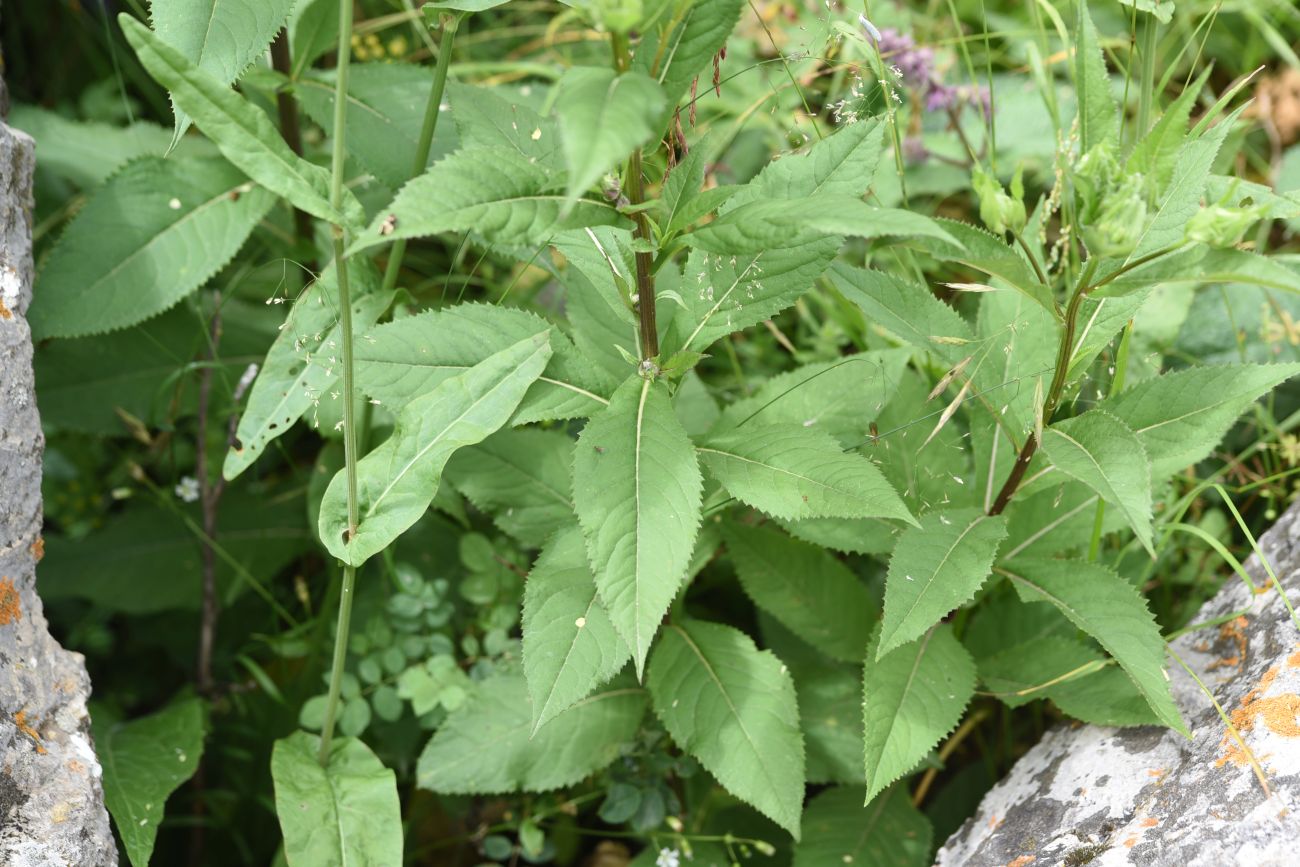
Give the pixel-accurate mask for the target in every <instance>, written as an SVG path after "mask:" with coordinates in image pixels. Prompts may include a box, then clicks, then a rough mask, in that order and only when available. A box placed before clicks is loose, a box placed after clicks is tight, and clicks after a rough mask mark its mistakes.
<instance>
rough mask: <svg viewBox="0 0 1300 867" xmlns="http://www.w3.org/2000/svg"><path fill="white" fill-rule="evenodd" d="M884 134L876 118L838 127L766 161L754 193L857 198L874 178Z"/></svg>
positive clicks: (776, 195)
mask: <svg viewBox="0 0 1300 867" xmlns="http://www.w3.org/2000/svg"><path fill="white" fill-rule="evenodd" d="M884 133H885V125H884V124H883V123H881V122H880V120H879V119H877V118H868V119H865V120H862V121H859V122H858V123H854V124H849V125H848V126H844V127H841V128H840V129H838V130H836V132H835V134H834V135H832V136H828V137H826V138H824V139H822V140H821V141H819V142H817V143H816V144H814V145H813V146H812V147H810V148H808V150H806V151H804V152H802V153H793V154H786V155H784V156H782V157H781V159H779V160H775V161H773V162H771V163H768V164H767V165H766V166H765V167H764V168H763V171H762V172H760V173H759V175H758V177H757V178H756V179H755V182H754V185H753V186H754V187H756V188H757V189H755V190H754V192H753V196H754V197H758V196H763V197H766V198H777V199H794V198H800V197H803V196H813V195H833V196H851V197H853V198H858V197H860V196H862V195H863V194H864V193H866V191H867V190H868V189H869V188H870V187H871V185H872V182H873V180H874V179H875V176H876V169H877V167H878V166H879V165H880V154H881V151H882V150H883V147H884Z"/></svg>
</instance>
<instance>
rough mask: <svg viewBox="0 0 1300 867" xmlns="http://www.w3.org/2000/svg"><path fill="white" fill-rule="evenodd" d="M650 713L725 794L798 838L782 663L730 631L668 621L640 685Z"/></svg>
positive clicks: (790, 690)
mask: <svg viewBox="0 0 1300 867" xmlns="http://www.w3.org/2000/svg"><path fill="white" fill-rule="evenodd" d="M646 686H647V687H649V689H650V698H651V701H652V703H653V706H654V711H655V715H656V716H658V717H659V721H660V722H662V723H663V724H664V728H666V729H667V730H668V734H669V735H671V736H672V739H673V740H674V741H675V742H676V743H677V745H678V746H679V747H681V748H682V749H683V750H685V751H686V752H688V753H690V754H691V755H693V756H695V758H697V759H699V761H700V764H702V765H704V767H705V769H707V770H708V772H709V773H711V774H713V776H714V777H716V778H717V780H718V782H719V783H721V784H722V786H723V787H724V788H725V789H726V790H727V791H729V792H731V794H733V795H735V796H736V797H737V798H740V799H741V800H742V801H744V802H745V803H747V804H750V805H752V806H753V807H754V808H755V809H757V810H758V811H759V812H760V813H762V814H763V815H765V816H767V817H768V818H769V819H771V820H772V821H774V822H776V823H777V824H778V825H780V826H781V827H782V828H785V829H786V830H787V831H789V832H790V833H791V834H792V835H793V836H794V838H795V839H796V840H797V839H799V814H800V811H801V808H802V807H803V790H804V748H803V733H802V732H801V731H800V730H799V708H798V706H797V704H796V700H795V692H794V683H793V682H792V681H791V679H790V674H789V672H788V671H787V670H786V668H785V666H784V665H782V664H781V660H779V659H777V658H776V657H775V656H773V655H772V653H771V652H770V651H766V650H759V649H758V648H756V647H755V646H754V642H753V641H752V640H750V638H749V636H748V635H746V634H745V633H743V632H741V631H740V630H738V629H733V628H732V627H730V626H722V625H720V624H717V623H704V622H702V621H686V622H684V623H679V624H672V625H670V626H668V627H667V628H666V629H665V630H664V636H663V638H662V639H661V640H660V642H659V644H658V645H657V646H656V647H655V653H654V657H653V658H652V659H651V660H650V671H649V675H648V677H647V680H646Z"/></svg>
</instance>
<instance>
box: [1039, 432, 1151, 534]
mask: <svg viewBox="0 0 1300 867" xmlns="http://www.w3.org/2000/svg"><path fill="white" fill-rule="evenodd" d="M1043 453H1044V454H1046V455H1047V457H1048V458H1049V459H1050V460H1051V462H1052V463H1053V465H1055V466H1056V468H1057V469H1058V470H1060V471H1061V472H1063V473H1065V474H1066V475H1067V476H1069V477H1070V478H1072V479H1078V480H1079V481H1081V482H1083V483H1084V484H1085V485H1087V486H1088V487H1090V488H1092V489H1093V490H1094V491H1096V492H1097V493H1098V494H1100V495H1101V497H1102V499H1104V500H1105V501H1106V502H1108V503H1110V504H1111V505H1113V506H1115V507H1116V508H1118V509H1119V510H1120V511H1121V512H1123V513H1124V516H1125V517H1126V518H1127V519H1128V522H1129V525H1130V526H1131V527H1132V528H1133V532H1134V533H1136V534H1137V537H1138V541H1140V542H1141V543H1142V547H1144V548H1146V549H1147V551H1149V552H1150V553H1151V556H1152V557H1154V556H1155V550H1154V549H1153V548H1152V547H1151V459H1150V458H1149V457H1147V450H1146V449H1145V448H1144V447H1143V445H1142V441H1141V440H1140V439H1139V438H1138V435H1137V434H1136V433H1134V432H1133V429H1132V428H1130V427H1129V426H1128V425H1127V424H1125V423H1124V422H1123V421H1121V420H1120V419H1119V418H1118V417H1116V416H1114V415H1112V414H1111V413H1109V412H1107V411H1106V410H1104V409H1093V410H1090V411H1088V412H1085V413H1084V414H1083V415H1081V416H1076V417H1075V418H1071V419H1066V420H1065V421H1058V422H1057V423H1056V424H1054V425H1052V426H1051V427H1049V428H1047V429H1046V430H1044V431H1043Z"/></svg>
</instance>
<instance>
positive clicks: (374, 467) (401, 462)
mask: <svg viewBox="0 0 1300 867" xmlns="http://www.w3.org/2000/svg"><path fill="white" fill-rule="evenodd" d="M549 337H550V332H543V333H541V334H537V335H535V336H533V337H529V338H526V339H524V340H521V341H519V342H518V343H516V344H514V345H513V346H511V347H508V348H507V349H503V350H501V351H500V352H498V353H496V354H494V355H491V356H489V357H488V358H487V359H485V360H484V361H482V362H480V363H479V364H476V365H475V366H474V367H471V368H470V369H469V370H467V371H465V372H464V373H462V374H460V375H459V376H454V377H452V378H451V379H448V380H446V381H445V382H443V383H441V384H440V385H439V386H438V387H437V388H435V389H433V391H430V392H429V393H428V394H425V395H423V396H421V397H419V398H417V399H415V400H413V401H411V402H410V403H408V404H406V405H405V406H404V407H403V408H402V411H401V412H400V413H399V414H398V416H397V426H396V427H395V428H394V429H393V435H392V436H391V437H389V438H388V439H387V440H386V441H385V442H384V443H383V445H381V446H379V447H378V448H377V449H375V450H374V451H372V452H371V453H370V454H368V455H366V456H365V457H364V458H362V459H361V461H360V462H359V463H358V464H357V468H356V475H357V495H358V500H359V507H358V520H357V526H356V527H355V532H353V533H352V534H351V535H349V533H348V502H347V500H348V498H347V479H346V473H345V471H342V470H341V471H339V473H338V474H337V475H336V476H334V479H333V480H332V481H331V482H330V485H329V487H328V488H327V489H326V490H325V497H324V499H323V500H321V508H320V537H321V541H323V542H324V543H325V547H326V548H328V549H329V552H330V553H331V554H333V555H334V556H335V557H338V558H339V559H340V560H342V561H343V562H345V563H348V564H350V565H352V566H360V565H361V564H362V563H364V562H365V561H366V560H367V559H368V558H369V557H371V556H372V555H373V554H376V553H378V552H379V551H382V550H383V549H384V548H386V547H387V546H388V545H389V543H391V542H392V541H393V540H394V539H396V538H397V537H398V536H400V535H401V534H402V533H403V532H404V531H405V530H406V529H407V528H408V527H410V526H411V525H412V524H414V523H415V522H416V521H418V520H419V519H420V516H421V515H423V514H424V512H425V510H426V509H428V508H429V504H430V503H431V502H433V497H434V494H436V493H437V490H438V485H439V483H440V482H441V481H442V470H443V467H444V466H446V464H447V460H448V459H449V458H450V457H451V456H452V454H453V453H454V452H455V451H456V450H457V449H459V448H462V447H464V446H469V445H474V444H475V443H478V442H482V441H483V440H484V439H486V438H487V437H488V436H489V435H490V434H492V433H493V432H495V431H496V430H497V429H498V428H500V427H501V426H502V425H504V424H505V423H506V422H507V421H509V420H510V416H512V415H513V414H514V412H515V410H516V408H518V406H519V401H520V400H522V399H523V396H524V393H525V392H526V391H527V390H528V387H529V386H530V385H532V384H533V382H534V381H535V380H536V379H537V377H538V376H540V375H541V373H542V369H543V368H544V367H545V366H546V362H547V360H549V359H550V357H551V347H550V342H549Z"/></svg>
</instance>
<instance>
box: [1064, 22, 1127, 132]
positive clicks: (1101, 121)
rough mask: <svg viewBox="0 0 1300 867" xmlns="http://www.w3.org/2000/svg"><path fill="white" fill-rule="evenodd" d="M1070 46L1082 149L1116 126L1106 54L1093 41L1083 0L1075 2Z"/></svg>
mask: <svg viewBox="0 0 1300 867" xmlns="http://www.w3.org/2000/svg"><path fill="white" fill-rule="evenodd" d="M1076 21H1077V23H1076V26H1075V30H1076V33H1075V38H1076V39H1077V40H1078V43H1077V45H1076V46H1075V48H1074V53H1075V58H1074V87H1075V90H1076V91H1077V95H1078V103H1079V109H1078V111H1079V138H1080V142H1081V145H1082V149H1083V152H1084V153H1087V152H1088V150H1089V149H1090V148H1092V146H1093V145H1096V144H1100V143H1102V142H1105V141H1110V140H1112V139H1114V138H1115V136H1116V130H1117V129H1118V126H1119V109H1118V107H1117V106H1116V105H1115V97H1114V95H1113V94H1112V93H1111V92H1110V77H1109V76H1108V75H1107V74H1106V58H1105V57H1104V56H1103V55H1102V53H1101V44H1100V43H1099V42H1098V41H1097V28H1096V27H1094V26H1093V23H1092V16H1091V15H1090V14H1089V13H1088V4H1087V2H1086V0H1080V2H1079V15H1078V18H1077V19H1076Z"/></svg>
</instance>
